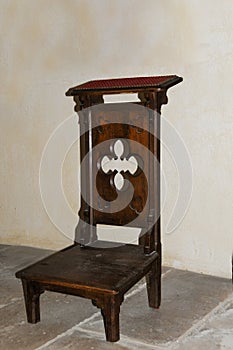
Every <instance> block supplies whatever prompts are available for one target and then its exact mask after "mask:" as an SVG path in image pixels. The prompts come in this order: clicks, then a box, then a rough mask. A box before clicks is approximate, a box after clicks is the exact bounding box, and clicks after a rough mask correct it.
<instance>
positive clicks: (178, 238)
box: [0, 0, 233, 277]
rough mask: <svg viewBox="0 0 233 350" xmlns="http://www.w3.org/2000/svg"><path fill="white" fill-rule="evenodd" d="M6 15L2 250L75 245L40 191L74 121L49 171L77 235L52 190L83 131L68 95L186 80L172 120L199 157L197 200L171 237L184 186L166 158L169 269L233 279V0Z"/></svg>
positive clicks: (195, 161)
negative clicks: (116, 81)
mask: <svg viewBox="0 0 233 350" xmlns="http://www.w3.org/2000/svg"><path fill="white" fill-rule="evenodd" d="M0 8H1V11H0V28H1V31H0V42H1V50H0V76H1V84H0V113H1V138H0V145H1V163H0V176H1V186H0V201H1V202H0V232H1V242H2V243H6V244H20V245H31V246H37V247H45V248H54V249H58V248H61V247H63V246H65V245H67V244H69V243H70V241H71V238H72V237H71V235H68V237H66V236H65V235H64V234H63V233H61V232H60V231H59V229H58V228H56V227H55V226H54V224H53V223H52V222H51V220H50V219H49V217H48V215H47V213H46V211H45V209H44V207H43V204H42V200H41V196H40V191H39V167H40V161H41V156H42V152H43V149H44V147H45V145H46V142H47V141H48V139H49V137H50V136H51V134H52V133H53V132H54V130H55V128H56V127H57V126H58V125H60V123H62V122H63V121H64V120H66V118H68V117H71V118H70V124H69V125H68V124H67V125H68V127H67V128H68V129H67V133H66V135H65V136H64V135H63V136H64V138H63V141H61V142H60V143H57V144H59V146H57V144H56V146H54V145H52V147H54V149H52V148H51V150H53V152H52V153H53V163H52V165H51V158H49V156H48V159H46V162H47V163H45V164H47V165H48V167H49V164H50V165H51V169H50V168H49V169H50V170H49V177H50V182H49V183H50V186H48V188H47V191H48V198H47V199H48V201H49V205H50V208H52V210H53V214H54V216H56V217H60V218H62V221H63V223H64V226H63V230H64V231H66V230H67V231H69V232H73V228H74V226H75V216H74V215H71V214H70V213H69V211H68V210H67V211H66V210H65V209H64V210H63V209H62V208H61V207H60V201H61V200H62V199H61V198H60V197H59V196H58V195H56V194H54V189H55V187H56V186H55V184H56V181H55V180H54V186H53V185H52V184H53V176H54V169H59V159H60V158H59V155H60V153H62V152H63V150H64V147H66V145H67V144H69V139H70V138H72V137H74V134H75V133H76V128H77V124H76V121H75V117H72V116H73V115H74V114H73V102H72V100H71V99H70V98H67V97H65V96H64V93H65V91H66V90H67V89H68V88H69V87H71V86H73V85H76V84H78V83H81V82H84V81H87V80H92V79H98V78H109V77H121V76H122V77H124V76H140V75H163V74H177V75H180V76H182V77H184V82H183V83H182V84H180V85H178V86H177V87H174V88H173V89H171V90H170V91H169V104H168V105H167V106H164V107H163V114H164V116H165V117H166V118H167V119H168V120H169V121H170V122H171V123H172V124H173V125H174V127H175V128H176V130H177V131H178V132H179V133H180V135H181V136H182V138H183V139H184V142H185V144H186V146H187V149H188V150H189V153H190V157H191V161H192V166H193V193H192V200H191V203H190V207H189V210H188V212H187V214H186V216H185V218H184V220H183V221H182V223H181V224H180V225H179V227H178V228H177V229H176V230H175V231H174V232H173V233H171V234H167V233H166V224H167V222H168V220H169V217H170V215H171V212H172V209H173V207H174V204H175V201H176V197H177V191H178V185H179V182H178V178H177V174H176V169H175V166H174V164H173V162H172V160H171V159H170V157H169V154H168V153H167V151H166V149H164V150H163V169H164V172H165V174H166V179H167V186H168V188H167V189H168V191H167V198H166V202H165V207H164V211H163V236H162V240H163V247H164V263H165V264H169V265H171V266H175V267H178V268H182V269H189V270H193V271H197V272H204V273H207V274H213V275H218V276H223V277H230V276H231V254H232V248H233V229H232V203H233V186H232V178H233V162H232V140H233V121H232V117H233V116H232V110H233V108H232V53H233V28H232V15H233V5H232V1H231V0H222V1H221V2H220V1H217V0H205V1H201V0H189V1H187V0H169V1H161V0H145V1H139V0H124V1H123V0H112V1H108V0H98V1H97V0H92V1H90V0H85V1H81V0H67V1H63V0H56V1H54V0H52V1H49V2H48V1H46V0H37V1H31V0H21V1H15V0H0ZM60 136H61V135H60ZM77 152H78V146H77V143H75V144H74V145H73V146H72V147H71V149H70V151H69V152H68V154H67V157H66V159H65V161H64V165H63V170H62V175H63V177H62V181H63V186H64V192H65V194H66V197H67V201H68V202H69V205H70V207H71V208H72V210H73V212H76V211H77V209H78V206H79V203H78V199H77V198H78V190H77V184H78V180H77V170H78V158H77ZM54 164H55V165H54ZM174 174H176V175H174ZM127 235H128V236H127ZM126 237H127V239H129V240H132V237H133V236H131V235H130V234H127V233H126Z"/></svg>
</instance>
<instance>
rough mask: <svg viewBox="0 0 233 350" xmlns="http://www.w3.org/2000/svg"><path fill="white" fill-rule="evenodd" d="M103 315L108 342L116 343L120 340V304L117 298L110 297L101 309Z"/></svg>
mask: <svg viewBox="0 0 233 350" xmlns="http://www.w3.org/2000/svg"><path fill="white" fill-rule="evenodd" d="M101 314H102V316H103V320H104V328H105V334H106V340H107V341H109V342H116V341H118V340H119V339H120V332H119V314H120V302H119V301H118V300H117V298H114V297H110V298H109V300H107V301H106V302H105V303H104V306H103V307H102V308H101Z"/></svg>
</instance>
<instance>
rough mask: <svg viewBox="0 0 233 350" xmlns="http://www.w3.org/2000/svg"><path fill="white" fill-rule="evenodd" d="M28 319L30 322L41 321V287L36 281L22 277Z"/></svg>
mask: <svg viewBox="0 0 233 350" xmlns="http://www.w3.org/2000/svg"><path fill="white" fill-rule="evenodd" d="M22 284H23V292H24V300H25V307H26V313H27V320H28V322H29V323H37V322H39V321H40V294H41V293H42V291H41V289H40V288H39V286H38V285H36V284H35V283H34V282H31V281H27V280H24V279H22Z"/></svg>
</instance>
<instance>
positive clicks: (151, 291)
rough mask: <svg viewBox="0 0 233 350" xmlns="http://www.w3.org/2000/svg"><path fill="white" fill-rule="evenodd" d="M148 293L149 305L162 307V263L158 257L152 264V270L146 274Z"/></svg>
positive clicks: (156, 307)
mask: <svg viewBox="0 0 233 350" xmlns="http://www.w3.org/2000/svg"><path fill="white" fill-rule="evenodd" d="M146 284H147V294H148V302H149V306H150V307H152V308H155V309H158V308H159V307H160V303H161V263H160V259H157V260H156V261H155V263H154V264H153V266H152V269H151V271H150V272H149V273H148V274H147V275H146Z"/></svg>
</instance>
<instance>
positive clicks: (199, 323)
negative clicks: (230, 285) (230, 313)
mask: <svg viewBox="0 0 233 350" xmlns="http://www.w3.org/2000/svg"><path fill="white" fill-rule="evenodd" d="M232 297H233V294H232V293H231V294H230V295H229V296H228V297H227V298H226V299H225V300H224V301H222V302H220V303H219V304H218V305H217V306H216V307H215V308H214V309H212V310H211V311H210V312H209V313H208V314H206V315H205V316H204V317H203V318H202V319H201V320H199V321H197V322H196V323H195V324H194V325H193V326H192V327H190V328H189V329H188V330H187V331H186V332H185V333H183V334H182V335H181V336H180V337H179V338H177V339H176V341H175V344H174V346H172V348H171V349H173V350H175V349H176V348H177V346H179V345H180V343H182V342H183V341H185V340H186V339H187V338H189V337H190V336H192V335H193V336H195V332H197V331H199V330H200V329H201V328H202V327H203V326H204V325H205V323H206V322H207V321H211V320H212V319H213V318H214V317H215V316H216V315H218V314H220V312H221V311H222V312H223V311H225V310H226V308H227V307H228V305H230V304H232Z"/></svg>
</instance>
